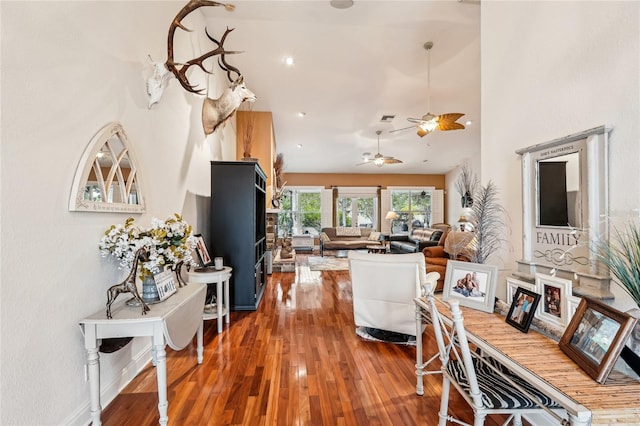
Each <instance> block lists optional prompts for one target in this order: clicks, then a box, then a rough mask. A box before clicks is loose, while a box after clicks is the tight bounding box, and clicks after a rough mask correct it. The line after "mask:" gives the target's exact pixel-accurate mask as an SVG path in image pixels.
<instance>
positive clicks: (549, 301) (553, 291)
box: [536, 274, 572, 328]
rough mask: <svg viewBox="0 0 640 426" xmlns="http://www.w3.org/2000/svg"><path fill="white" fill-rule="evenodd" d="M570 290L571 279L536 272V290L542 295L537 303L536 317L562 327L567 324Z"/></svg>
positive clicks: (569, 316)
mask: <svg viewBox="0 0 640 426" xmlns="http://www.w3.org/2000/svg"><path fill="white" fill-rule="evenodd" d="M571 291H572V283H571V280H567V279H564V278H558V277H553V276H551V275H545V274H536V292H537V293H539V294H540V295H541V296H542V298H541V303H540V304H539V305H538V311H537V316H538V318H540V319H541V320H542V321H545V322H547V323H550V324H555V325H557V326H560V327H562V328H564V327H565V326H566V325H567V324H569V320H570V318H571V315H570V310H569V296H570V295H571Z"/></svg>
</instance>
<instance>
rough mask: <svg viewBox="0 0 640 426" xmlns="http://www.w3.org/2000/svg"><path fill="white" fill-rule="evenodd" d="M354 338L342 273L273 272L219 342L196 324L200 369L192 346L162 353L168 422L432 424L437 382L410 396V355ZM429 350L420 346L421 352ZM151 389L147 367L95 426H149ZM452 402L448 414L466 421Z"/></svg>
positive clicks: (494, 420)
mask: <svg viewBox="0 0 640 426" xmlns="http://www.w3.org/2000/svg"><path fill="white" fill-rule="evenodd" d="M298 263H299V264H300V263H301V262H300V260H298ZM302 263H304V261H302ZM354 330H355V326H354V324H353V310H352V300H351V284H350V281H349V273H348V271H324V272H313V271H309V269H308V267H306V266H300V265H298V266H297V267H296V272H295V273H293V272H288V273H274V274H273V275H271V276H270V278H269V281H268V283H267V287H266V289H265V294H264V298H263V300H262V303H261V304H260V307H259V309H258V310H257V311H256V312H232V313H231V324H230V326H229V327H227V326H226V325H225V328H224V331H223V332H222V333H221V334H218V333H217V327H216V321H215V320H214V321H207V322H205V334H204V343H205V351H204V362H203V363H202V364H201V365H198V364H197V363H196V348H195V339H194V342H193V344H192V345H190V346H189V347H187V348H185V349H184V350H182V351H179V352H175V351H172V350H171V349H169V348H167V383H168V399H169V424H170V425H265V424H266V425H417V424H420V425H437V423H438V407H439V403H440V388H441V376H439V375H437V376H433V375H432V376H425V394H424V396H418V395H416V393H415V384H416V379H415V374H414V370H415V367H414V364H415V348H414V347H412V346H402V345H393V344H388V343H377V342H370V341H365V340H362V339H361V338H359V337H358V336H357V335H356V333H355V331H354ZM427 334H428V333H427ZM434 346H435V342H434V341H432V340H431V339H430V338H425V344H424V350H425V354H430V353H433V350H432V349H430V348H433V347H434ZM156 386H157V385H156V375H155V371H154V369H153V367H152V366H151V364H149V365H148V366H147V367H145V369H144V370H143V371H142V372H141V373H140V374H139V375H138V376H137V377H136V378H135V379H134V380H133V381H132V382H131V383H130V384H129V385H128V386H127V387H126V388H125V389H124V390H123V391H122V392H121V393H120V395H118V397H117V398H116V399H115V400H114V401H113V402H112V403H111V404H109V406H108V407H107V408H106V409H105V410H104V412H103V415H102V421H103V424H104V425H106V426H110V425H118V426H120V425H153V424H158V411H157V394H156ZM452 394H454V395H455V397H456V398H454V400H452V402H451V403H450V411H452V412H454V413H455V414H456V415H457V416H459V417H461V418H462V419H463V420H465V421H467V422H472V412H471V410H470V409H469V407H468V406H467V405H466V403H465V402H464V401H463V400H462V399H461V398H460V397H458V395H457V393H455V391H454V390H452ZM502 422H504V418H502V417H491V418H489V419H487V421H486V423H485V424H486V425H488V426H492V425H497V424H502Z"/></svg>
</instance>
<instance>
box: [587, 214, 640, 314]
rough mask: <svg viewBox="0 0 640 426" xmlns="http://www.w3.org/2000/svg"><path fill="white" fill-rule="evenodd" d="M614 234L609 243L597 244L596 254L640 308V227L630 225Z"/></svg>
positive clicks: (615, 230)
mask: <svg viewBox="0 0 640 426" xmlns="http://www.w3.org/2000/svg"><path fill="white" fill-rule="evenodd" d="M613 234H614V236H613V238H612V239H611V241H610V242H609V243H607V242H606V241H602V240H600V241H598V242H596V244H595V250H596V251H595V253H596V255H597V257H598V258H599V259H600V261H602V263H603V264H604V265H605V266H606V267H607V268H609V271H611V274H613V276H614V277H615V278H616V279H617V281H618V283H619V284H620V285H621V286H622V288H623V290H624V291H626V292H627V294H629V296H630V297H631V298H632V299H633V300H634V302H635V303H636V305H638V307H640V226H639V225H638V224H637V223H628V224H627V225H626V226H625V227H624V229H623V230H619V229H617V228H614V232H613Z"/></svg>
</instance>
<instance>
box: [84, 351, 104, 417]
mask: <svg viewBox="0 0 640 426" xmlns="http://www.w3.org/2000/svg"><path fill="white" fill-rule="evenodd" d="M97 343H98V342H97V340H96V339H94V340H93V344H92V346H93V347H88V348H87V367H88V370H89V392H90V395H91V423H93V425H94V426H98V425H101V424H102V422H101V421H100V415H101V414H102V406H101V405H100V354H99V353H98V345H97Z"/></svg>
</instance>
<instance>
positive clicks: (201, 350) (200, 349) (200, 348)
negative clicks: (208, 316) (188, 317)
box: [196, 320, 204, 364]
mask: <svg viewBox="0 0 640 426" xmlns="http://www.w3.org/2000/svg"><path fill="white" fill-rule="evenodd" d="M203 324H204V320H201V321H200V325H198V332H197V333H196V342H197V347H198V364H202V360H203V359H204V344H203V341H204V339H203V338H202V328H203Z"/></svg>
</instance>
